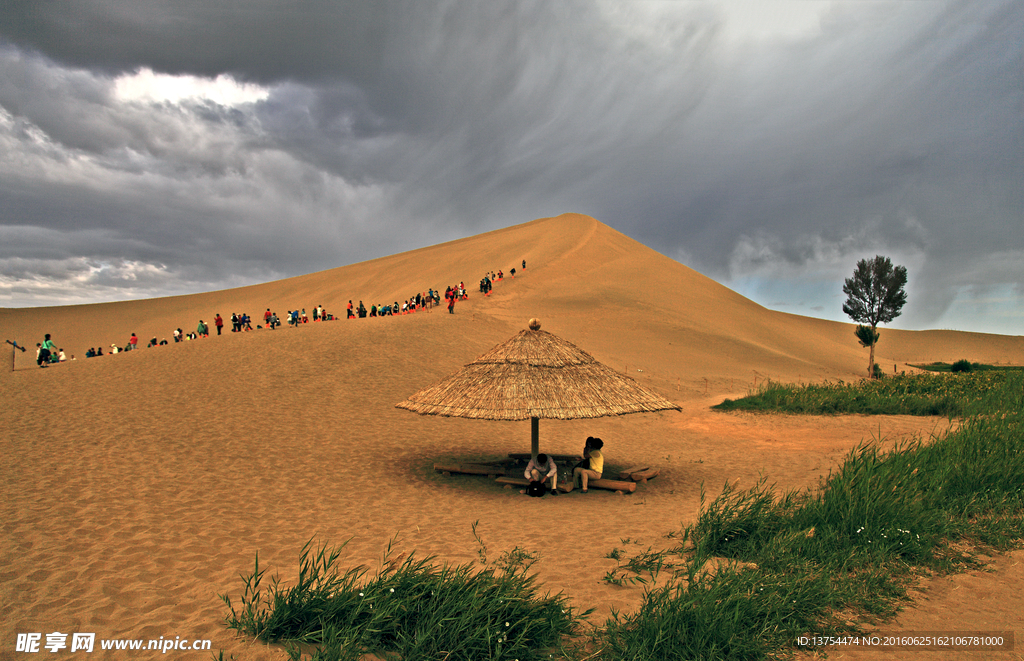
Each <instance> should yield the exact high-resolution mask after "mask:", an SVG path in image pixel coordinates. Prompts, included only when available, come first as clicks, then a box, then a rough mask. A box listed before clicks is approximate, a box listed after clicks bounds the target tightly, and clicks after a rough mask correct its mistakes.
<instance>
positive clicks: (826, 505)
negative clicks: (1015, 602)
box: [605, 374, 1024, 661]
mask: <svg viewBox="0 0 1024 661" xmlns="http://www.w3.org/2000/svg"><path fill="white" fill-rule="evenodd" d="M975 383H978V384H981V385H983V386H984V387H985V390H984V391H983V392H982V393H981V395H980V398H979V397H978V396H976V395H975V394H974V393H970V392H967V393H964V397H965V398H967V399H968V400H969V402H967V403H965V405H964V410H974V411H975V413H974V415H972V417H970V418H968V419H966V420H964V421H963V423H962V424H961V426H960V427H959V428H958V429H957V430H956V431H954V432H951V433H949V434H947V435H946V436H945V437H943V438H941V439H937V440H935V441H933V442H931V443H922V442H920V441H905V442H902V443H898V444H894V445H893V446H892V447H891V448H888V449H882V448H880V447H879V446H878V445H877V444H873V445H864V446H861V447H859V448H856V449H855V450H853V451H851V452H850V454H849V455H848V456H847V457H846V460H845V461H844V462H843V463H842V464H841V465H840V466H839V467H838V468H837V469H836V470H835V471H833V472H832V473H830V474H829V475H828V476H827V477H826V478H824V479H823V480H822V482H821V484H820V485H819V488H817V489H814V490H803V491H791V492H785V493H776V492H775V490H774V489H773V488H772V487H770V486H769V485H767V484H766V482H765V480H761V481H760V482H759V483H758V484H756V485H754V486H753V487H751V488H750V489H747V490H744V491H736V490H735V489H733V488H732V487H731V486H730V485H728V484H727V485H726V486H725V488H724V489H723V491H722V493H721V494H720V495H719V496H718V497H716V498H715V499H713V500H712V501H711V502H710V503H706V502H704V499H703V498H702V506H701V511H700V514H699V516H698V520H697V521H696V523H694V524H693V525H691V526H688V527H687V528H685V529H684V530H683V531H682V533H681V534H675V535H673V537H676V538H681V539H682V540H684V542H685V544H684V545H683V546H681V547H679V548H677V549H674V550H671V551H666V553H673V554H676V555H678V556H680V557H681V558H683V559H684V562H683V563H682V567H681V569H680V570H678V571H677V572H676V574H675V576H674V578H673V580H672V581H670V582H668V584H666V585H664V586H662V587H659V588H657V589H652V590H650V591H649V592H648V593H647V594H646V595H645V598H644V602H643V605H642V607H641V608H640V610H639V611H638V612H636V613H633V614H629V615H619V614H616V615H615V616H614V617H613V618H611V619H610V620H609V621H608V622H607V624H606V626H605V645H606V655H607V656H606V658H608V659H630V660H634V661H641V660H648V659H650V660H652V661H653V660H654V659H665V658H679V659H766V658H777V657H780V656H787V655H789V654H791V653H792V652H793V651H795V648H794V641H795V639H796V637H797V636H800V635H805V634H811V635H814V634H824V635H841V634H844V633H857V632H859V631H861V630H862V628H863V627H864V626H866V625H869V624H871V623H875V622H879V621H884V620H886V619H888V618H891V617H892V616H893V615H894V614H895V613H896V612H897V610H898V608H899V607H900V606H901V605H902V604H903V603H904V602H905V601H906V600H907V589H908V587H909V586H910V585H912V584H913V582H914V581H915V580H916V579H917V578H918V576H919V575H920V573H921V572H922V571H928V570H931V571H938V572H944V571H953V570H956V569H957V568H959V567H963V566H969V565H974V564H976V560H975V558H974V556H972V555H971V554H970V553H967V552H965V551H962V550H959V549H962V548H979V547H980V548H992V549H996V550H1006V549H1009V548H1013V547H1015V546H1017V545H1019V542H1020V540H1021V539H1022V537H1024V484H1022V476H1024V375H1020V374H1016V375H1009V376H1008V377H1007V378H1005V379H1003V380H1001V381H999V382H998V384H996V385H992V387H989V386H990V385H991V382H989V381H985V380H980V381H976V382H975ZM711 559H718V560H716V561H717V562H718V563H719V564H720V568H719V569H718V570H717V571H715V572H709V571H705V567H706V563H707V562H708V561H709V560H711ZM723 559H724V560H723ZM620 562H621V560H620ZM722 563H724V564H722Z"/></svg>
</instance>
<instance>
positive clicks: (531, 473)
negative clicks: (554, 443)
mask: <svg viewBox="0 0 1024 661" xmlns="http://www.w3.org/2000/svg"><path fill="white" fill-rule="evenodd" d="M524 476H525V477H526V479H528V480H530V481H531V482H542V483H543V482H547V481H548V480H550V481H551V493H552V494H555V493H558V491H557V489H558V466H557V465H556V464H555V460H554V459H552V458H551V457H549V456H547V455H546V454H544V453H543V452H542V453H540V454H538V455H537V458H536V459H530V463H528V464H526V471H525V472H524Z"/></svg>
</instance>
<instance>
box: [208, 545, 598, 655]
mask: <svg viewBox="0 0 1024 661" xmlns="http://www.w3.org/2000/svg"><path fill="white" fill-rule="evenodd" d="M340 555H341V547H337V548H331V547H327V546H317V547H314V546H313V543H312V541H311V542H309V543H307V544H306V546H305V547H303V549H302V553H301V555H300V559H299V578H298V581H297V582H296V583H295V585H293V586H291V587H284V586H282V585H281V583H280V580H279V579H277V578H274V579H272V580H271V581H270V583H269V585H265V584H264V582H263V580H264V576H265V572H266V569H260V567H259V557H258V556H257V558H256V566H255V568H254V569H253V572H252V573H251V574H249V575H246V576H243V577H242V578H243V581H244V582H245V588H244V591H243V594H242V597H241V604H240V606H239V608H237V609H236V608H235V606H234V604H233V603H232V602H231V599H230V598H229V597H228V596H226V595H221V598H222V599H223V600H224V602H225V604H226V605H227V607H228V609H229V611H230V614H229V615H228V616H227V618H226V621H227V625H228V627H229V628H232V629H236V630H238V631H239V632H241V633H244V634H247V635H250V636H253V637H255V638H257V639H259V640H263V641H266V642H271V643H274V642H282V643H285V644H286V648H287V650H288V653H289V655H290V657H291V658H292V659H295V660H298V659H301V658H304V655H308V658H309V659H310V660H311V661H328V660H331V661H348V660H351V661H355V660H356V659H359V658H360V656H362V655H363V654H366V653H376V654H382V655H384V656H385V657H387V658H400V659H442V658H444V659H453V660H456V659H463V660H467V661H469V660H477V659H520V660H521V661H527V660H531V659H532V660H535V659H541V658H548V655H549V654H550V653H551V652H552V650H558V649H559V646H560V645H561V643H562V642H563V640H564V638H565V637H566V636H569V635H572V634H574V633H576V631H577V627H578V626H579V623H580V621H581V619H582V618H583V617H585V616H586V615H588V614H589V612H588V613H579V612H578V611H577V610H576V609H574V608H571V607H570V606H569V604H568V603H567V601H566V600H565V598H564V597H562V596H561V595H560V594H559V595H555V596H550V595H545V596H541V595H539V594H538V590H537V587H536V585H535V580H534V577H533V576H531V575H529V574H528V573H527V571H526V570H527V569H528V568H529V565H530V564H532V561H533V556H532V554H529V553H525V552H523V551H522V550H519V549H514V550H513V551H512V552H510V553H509V554H506V555H504V556H503V557H502V559H501V561H499V565H500V566H499V567H494V568H487V569H478V568H477V567H475V566H474V565H473V564H472V563H468V564H463V565H449V564H447V563H439V562H437V561H436V560H435V559H434V558H433V557H427V558H423V559H416V558H415V557H414V556H412V555H409V556H408V557H405V558H404V559H403V558H402V557H401V556H400V557H393V556H392V549H391V546H390V545H389V547H388V550H387V552H385V554H384V558H383V561H382V563H381V567H382V568H381V569H380V570H379V571H378V572H377V573H376V574H375V575H374V576H373V577H372V578H369V579H368V580H367V577H366V570H365V568H355V569H349V570H347V571H341V570H340V569H339V568H338V559H339V557H340Z"/></svg>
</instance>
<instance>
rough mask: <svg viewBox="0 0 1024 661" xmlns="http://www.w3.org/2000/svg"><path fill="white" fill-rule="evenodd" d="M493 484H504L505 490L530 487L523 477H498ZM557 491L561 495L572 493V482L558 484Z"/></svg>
mask: <svg viewBox="0 0 1024 661" xmlns="http://www.w3.org/2000/svg"><path fill="white" fill-rule="evenodd" d="M495 482H497V483H498V484H504V485H505V488H506V489H511V488H512V487H524V488H525V487H528V486H530V481H529V480H527V479H526V478H525V477H499V478H498V479H497V480H495ZM558 490H559V491H560V492H562V493H569V492H570V491H572V482H569V483H568V484H565V483H562V482H559V483H558Z"/></svg>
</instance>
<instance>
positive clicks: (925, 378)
mask: <svg viewBox="0 0 1024 661" xmlns="http://www.w3.org/2000/svg"><path fill="white" fill-rule="evenodd" d="M1014 374H1015V373H1012V372H1005V371H988V372H984V371H982V372H969V373H960V374H944V375H939V374H915V375H902V376H895V377H887V378H884V379H878V380H871V381H868V380H864V381H860V382H857V383H842V382H840V383H825V384H820V385H799V386H798V385H791V384H782V383H778V382H775V381H770V380H769V381H764V382H762V383H761V384H759V385H758V386H757V387H756V388H755V389H753V390H752V391H751V392H750V393H749V394H748V395H747V397H744V398H742V399H739V400H731V399H727V400H725V401H724V402H722V403H721V404H718V405H716V406H714V407H712V408H714V409H716V410H719V411H751V412H759V413H768V412H771V413H796V414H812V415H837V414H850V413H861V414H868V415H879V414H882V415H939V416H947V417H962V416H965V415H971V414H972V413H976V412H980V411H986V410H991V409H992V407H993V406H994V403H993V402H990V401H988V399H989V398H990V397H991V396H993V394H994V396H997V397H998V396H1000V395H998V393H1000V392H1001V391H1002V389H1003V388H1004V387H1005V384H1006V383H1007V380H1008V379H1010V378H1012V377H1013V376H1014Z"/></svg>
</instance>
